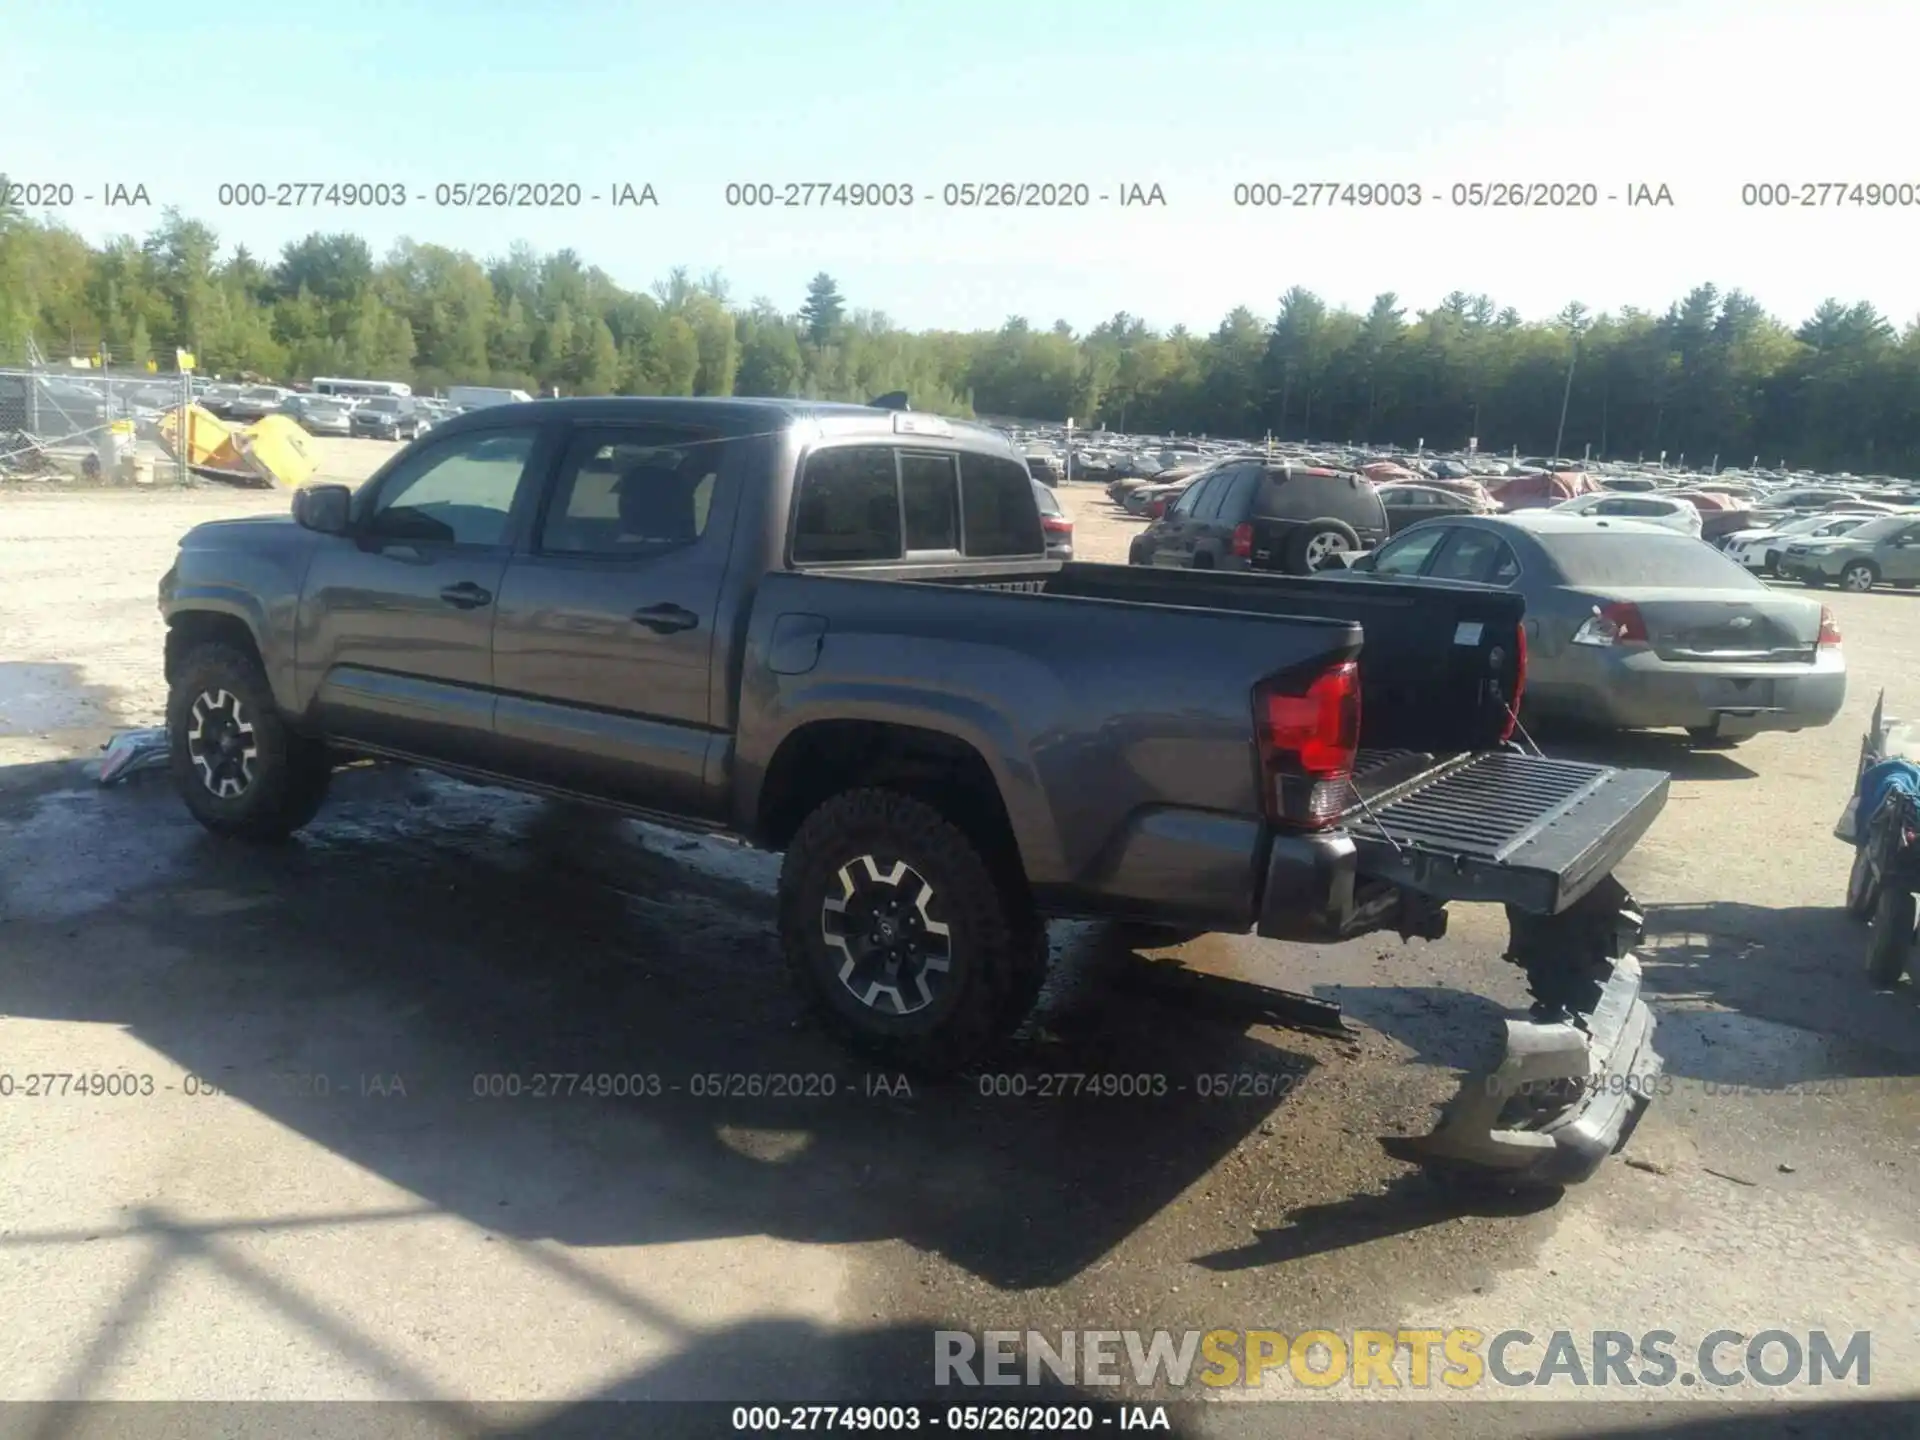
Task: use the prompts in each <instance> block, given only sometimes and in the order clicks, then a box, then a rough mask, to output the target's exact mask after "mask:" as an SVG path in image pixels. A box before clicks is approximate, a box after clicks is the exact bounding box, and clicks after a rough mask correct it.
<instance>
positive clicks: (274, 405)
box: [225, 385, 293, 424]
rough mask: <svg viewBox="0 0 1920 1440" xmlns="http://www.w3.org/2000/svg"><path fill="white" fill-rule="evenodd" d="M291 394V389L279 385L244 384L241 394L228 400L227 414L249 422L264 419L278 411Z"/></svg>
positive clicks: (230, 417) (228, 416) (228, 417)
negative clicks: (283, 388) (284, 388)
mask: <svg viewBox="0 0 1920 1440" xmlns="http://www.w3.org/2000/svg"><path fill="white" fill-rule="evenodd" d="M291 394H293V392H292V391H291V390H282V389H281V388H280V387H279V386H278V385H247V386H243V387H242V388H241V390H240V393H239V394H237V395H235V396H234V397H233V398H232V399H230V400H229V401H227V408H226V411H225V416H226V418H227V419H229V420H238V421H242V422H244V423H248V424H251V423H252V422H253V421H255V420H264V419H266V417H267V416H269V415H272V414H275V413H276V412H278V411H279V409H280V407H281V405H283V404H284V403H285V402H286V399H287V397H288V396H289V395H291Z"/></svg>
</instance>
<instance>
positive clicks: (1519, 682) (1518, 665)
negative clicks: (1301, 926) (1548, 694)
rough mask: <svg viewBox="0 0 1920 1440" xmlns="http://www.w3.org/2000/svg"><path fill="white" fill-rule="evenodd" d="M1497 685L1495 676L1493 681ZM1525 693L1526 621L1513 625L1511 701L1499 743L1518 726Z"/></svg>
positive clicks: (1511, 736)
mask: <svg viewBox="0 0 1920 1440" xmlns="http://www.w3.org/2000/svg"><path fill="white" fill-rule="evenodd" d="M1493 683H1494V684H1496V685H1498V684H1499V683H1500V682H1499V680H1498V678H1496V679H1495V680H1494V682H1493ZM1526 693H1527V622H1526V621H1524V620H1522V621H1521V622H1520V623H1519V624H1518V625H1516V626H1514V627H1513V703H1512V704H1511V705H1509V706H1508V707H1507V723H1506V725H1505V726H1504V727H1503V728H1502V729H1501V731H1500V743H1501V744H1502V745H1504V744H1506V743H1507V741H1509V740H1511V739H1512V738H1513V732H1514V731H1515V730H1517V729H1518V728H1519V726H1520V702H1521V700H1523V699H1524V698H1525V697H1526Z"/></svg>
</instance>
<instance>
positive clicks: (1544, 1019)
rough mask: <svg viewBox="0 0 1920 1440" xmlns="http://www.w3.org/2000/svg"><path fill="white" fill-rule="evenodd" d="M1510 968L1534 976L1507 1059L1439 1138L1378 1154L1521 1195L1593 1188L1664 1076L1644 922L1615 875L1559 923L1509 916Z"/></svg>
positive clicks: (1445, 1119) (1394, 1145)
mask: <svg viewBox="0 0 1920 1440" xmlns="http://www.w3.org/2000/svg"><path fill="white" fill-rule="evenodd" d="M1507 920H1508V924H1509V925H1510V926H1511V927H1512V931H1513V939H1512V943H1511V945H1510V946H1509V948H1508V951H1507V958H1508V959H1509V960H1512V961H1514V962H1515V963H1516V964H1518V965H1520V966H1521V967H1522V968H1523V969H1524V970H1526V972H1527V980H1528V986H1529V988H1530V989H1531V991H1532V992H1533V996H1534V1005H1533V1014H1532V1017H1531V1018H1530V1019H1527V1020H1509V1021H1508V1022H1507V1027H1506V1028H1507V1033H1506V1042H1507V1047H1506V1054H1505V1056H1504V1057H1503V1058H1502V1060H1501V1063H1500V1064H1499V1066H1498V1067H1496V1068H1495V1069H1494V1070H1493V1071H1492V1072H1491V1073H1490V1074H1487V1075H1484V1076H1470V1077H1468V1079H1467V1080H1466V1081H1465V1082H1464V1083H1463V1084H1462V1085H1461V1087H1460V1091H1459V1093H1458V1094H1457V1095H1455V1096H1454V1098H1453V1100H1452V1101H1451V1102H1450V1103H1449V1104H1448V1105H1447V1107H1446V1109H1445V1110H1444V1111H1443V1113H1442V1115H1441V1118H1440V1123H1439V1124H1438V1125H1437V1126H1435V1128H1434V1130H1433V1132H1432V1133H1431V1134H1429V1135H1425V1136H1421V1137H1417V1138H1415V1137H1407V1138H1400V1137H1393V1138H1388V1139H1383V1140H1382V1141H1381V1144H1382V1145H1383V1146H1384V1147H1385V1148H1386V1150H1387V1152H1388V1153H1389V1154H1391V1155H1393V1156H1395V1157H1396V1158H1398V1159H1402V1160H1408V1161H1412V1162H1414V1163H1416V1164H1420V1165H1424V1166H1427V1167H1428V1168H1429V1169H1432V1170H1436V1171H1439V1172H1441V1173H1447V1172H1464V1173H1467V1174H1471V1175H1472V1176H1474V1177H1476V1178H1481V1179H1494V1180H1500V1181H1505V1182H1507V1183H1509V1184H1516V1185H1528V1186H1535V1185H1548V1186H1558V1185H1572V1184H1577V1183H1578V1182H1580V1181H1582V1180H1585V1179H1587V1178H1589V1177H1590V1176H1591V1175H1592V1174H1593V1173H1594V1171H1595V1170H1597V1169H1598V1168H1599V1167H1600V1164H1601V1162H1602V1161H1603V1160H1605V1159H1606V1158H1607V1156H1609V1155H1611V1154H1612V1153H1613V1152H1614V1151H1615V1150H1618V1149H1619V1148H1620V1147H1621V1146H1622V1145H1623V1144H1624V1143H1625V1142H1626V1139H1627V1137H1628V1135H1630V1134H1631V1133H1632V1130H1633V1125H1634V1122H1635V1121H1636V1120H1637V1119H1638V1117H1639V1115H1640V1112H1641V1111H1642V1110H1644V1109H1645V1108H1646V1105H1647V1103H1648V1101H1649V1100H1650V1099H1651V1098H1652V1096H1653V1093H1654V1091H1655V1089H1656V1088H1657V1086H1658V1083H1659V1078H1660V1074H1661V1070H1662V1064H1661V1060H1660V1055H1659V1053H1658V1052H1657V1051H1656V1050H1655V1049H1654V1047H1653V1035H1654V1016H1653V1011H1652V1009H1651V1008H1650V1007H1649V1006H1648V1005H1647V1002H1646V1001H1645V1000H1643V999H1642V998H1641V996H1640V962H1639V961H1638V960H1637V959H1635V958H1634V956H1633V954H1632V953H1631V952H1632V948H1633V947H1634V946H1635V945H1637V944H1638V943H1639V942H1640V939H1641V936H1642V933H1643V917H1642V915H1641V913H1640V910H1639V907H1638V906H1637V905H1636V904H1635V903H1634V900H1633V897H1632V896H1631V895H1629V894H1628V893H1627V891H1626V889H1625V887H1623V886H1622V885H1621V884H1620V882H1619V881H1618V880H1616V879H1614V878H1613V877H1612V876H1611V875H1609V876H1607V877H1606V879H1604V880H1603V881H1602V882H1601V883H1600V884H1598V885H1597V886H1595V887H1594V888H1593V889H1592V890H1591V891H1589V892H1588V893H1587V894H1586V895H1585V896H1584V897H1582V899H1581V900H1580V902H1579V903H1578V904H1577V905H1574V906H1573V907H1572V908H1570V909H1568V910H1566V911H1564V912H1562V913H1561V914H1558V915H1528V914H1525V913H1523V912H1518V911H1515V910H1514V909H1512V908H1511V907H1509V909H1508V911H1507Z"/></svg>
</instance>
